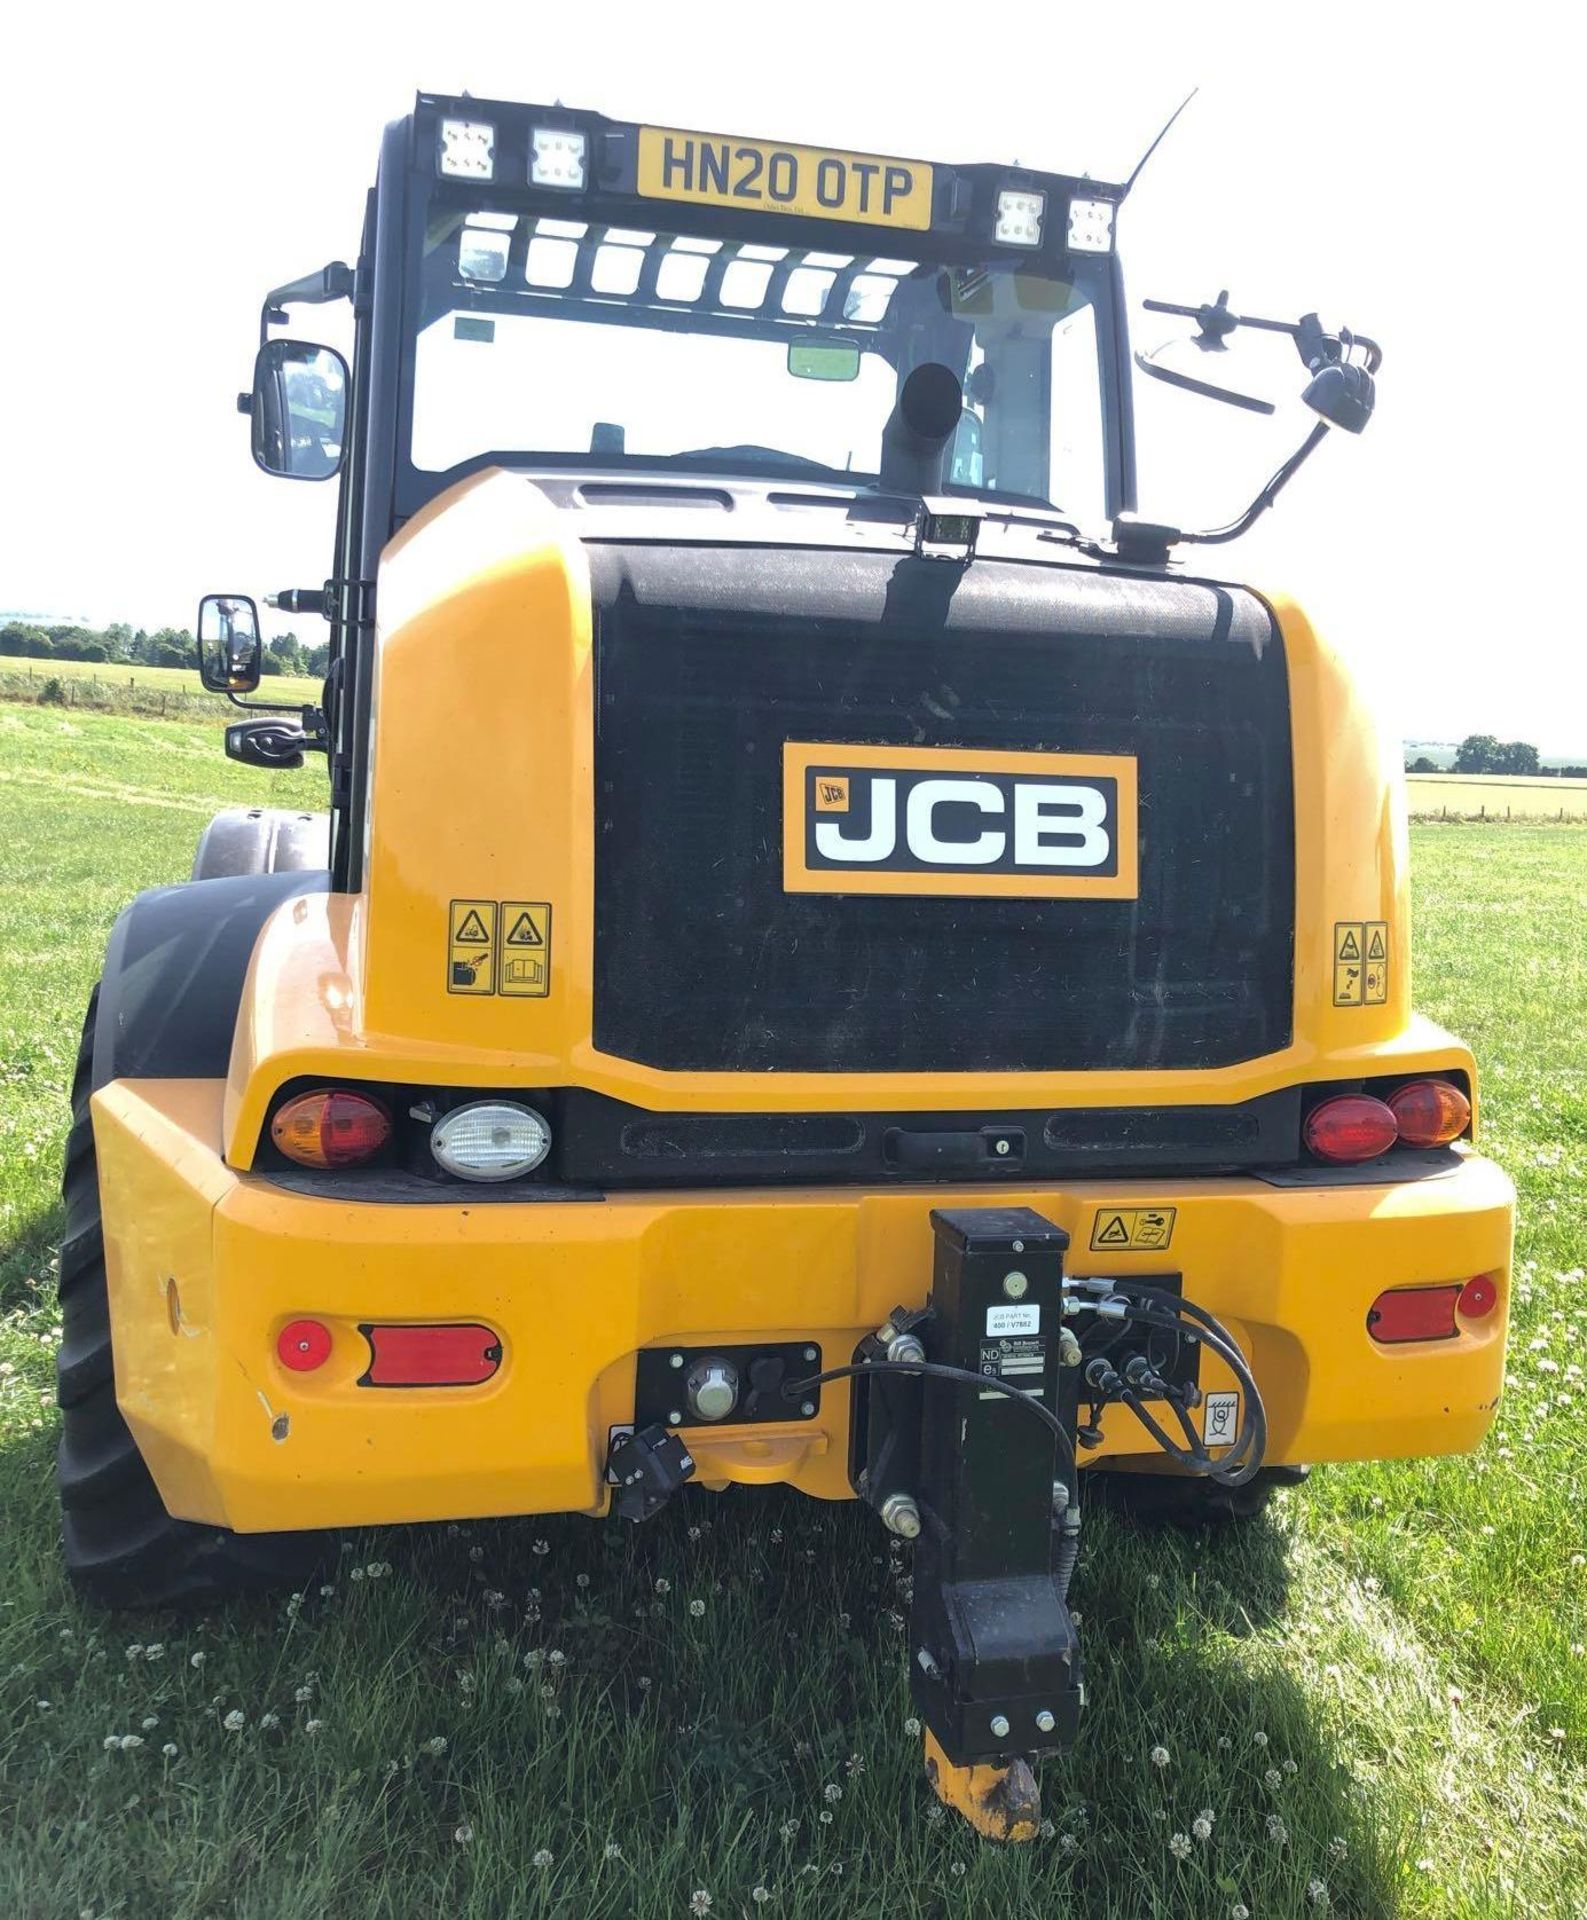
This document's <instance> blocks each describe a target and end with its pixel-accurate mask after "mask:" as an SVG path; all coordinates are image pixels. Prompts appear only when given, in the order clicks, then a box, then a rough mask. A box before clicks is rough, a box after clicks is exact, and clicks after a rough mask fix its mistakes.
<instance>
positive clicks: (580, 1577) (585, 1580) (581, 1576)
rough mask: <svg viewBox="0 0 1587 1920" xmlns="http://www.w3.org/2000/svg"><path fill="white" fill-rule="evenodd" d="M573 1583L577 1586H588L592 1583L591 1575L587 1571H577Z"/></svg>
mask: <svg viewBox="0 0 1587 1920" xmlns="http://www.w3.org/2000/svg"><path fill="white" fill-rule="evenodd" d="M573 1584H574V1586H576V1587H587V1586H588V1585H589V1584H590V1576H589V1575H588V1574H587V1573H576V1574H574V1576H573Z"/></svg>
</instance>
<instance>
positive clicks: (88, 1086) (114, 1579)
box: [56, 987, 325, 1607]
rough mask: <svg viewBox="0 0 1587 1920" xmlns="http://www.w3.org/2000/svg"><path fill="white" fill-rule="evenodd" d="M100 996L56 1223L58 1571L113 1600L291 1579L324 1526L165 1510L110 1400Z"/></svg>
mask: <svg viewBox="0 0 1587 1920" xmlns="http://www.w3.org/2000/svg"><path fill="white" fill-rule="evenodd" d="M98 1002H99V990H98V988H97V987H96V988H95V990H94V994H93V998H92V999H91V1000H90V1001H89V1003H88V1018H87V1020H86V1022H85V1024H84V1027H83V1040H82V1045H81V1047H80V1048H79V1049H78V1054H77V1070H76V1073H75V1075H74V1076H73V1080H72V1129H71V1132H70V1134H68V1136H67V1141H66V1170H65V1175H64V1177H63V1179H62V1183H61V1185H62V1192H63V1195H64V1197H65V1201H66V1232H65V1237H64V1238H63V1239H62V1241H61V1270H60V1300H61V1320H62V1326H63V1334H62V1339H61V1347H60V1353H59V1355H58V1357H57V1360H56V1397H57V1399H58V1401H59V1402H60V1409H61V1445H60V1453H59V1456H58V1460H57V1466H56V1479H57V1483H58V1485H59V1489H60V1496H61V1519H62V1523H63V1527H64V1531H65V1538H66V1570H67V1572H68V1573H69V1574H70V1575H71V1577H72V1581H73V1583H74V1584H75V1585H76V1586H77V1588H78V1589H79V1591H80V1592H82V1593H83V1594H84V1595H85V1596H86V1597H88V1598H90V1599H93V1600H97V1601H99V1602H101V1603H102V1604H103V1605H106V1606H112V1607H150V1606H167V1605H172V1604H175V1603H181V1602H199V1601H204V1600H212V1599H216V1598H219V1597H220V1596H222V1595H224V1594H230V1593H241V1592H246V1591H250V1590H257V1589H260V1588H265V1587H273V1586H280V1585H283V1584H286V1583H298V1582H301V1581H302V1580H304V1579H306V1578H307V1577H308V1575H309V1574H310V1573H312V1572H313V1570H314V1566H315V1564H316V1562H317V1560H318V1558H319V1556H320V1554H321V1552H322V1551H323V1548H324V1540H325V1536H324V1535H323V1534H316V1533H255V1534H241V1533H228V1532H225V1531H223V1530H221V1529H218V1528H215V1527H206V1526H199V1525H196V1524H195V1523H194V1522H192V1521H190V1520H175V1519H173V1518H172V1517H171V1515H170V1514H168V1513H167V1512H166V1510H165V1506H164V1503H163V1502H162V1501H161V1499H160V1495H159V1493H158V1491H157V1490H156V1488H155V1484H154V1481H153V1480H152V1478H151V1477H150V1475H149V1470H148V1468H147V1467H146V1466H145V1465H144V1464H143V1457H142V1455H141V1454H140V1453H139V1452H138V1448H137V1443H136V1442H135V1441H134V1440H133V1437H132V1434H131V1432H130V1430H129V1429H128V1426H127V1423H126V1421H125V1420H123V1419H122V1417H121V1410H120V1408H119V1407H118V1406H117V1405H116V1380H115V1368H114V1363H113V1361H112V1357H111V1350H110V1298H109V1289H108V1285H107V1282H106V1278H105V1247H104V1235H103V1232H102V1230H101V1225H100V1205H99V1171H98V1166H97V1164H96V1161H95V1157H94V1133H93V1123H92V1120H91V1119H90V1117H89V1111H88V1099H89V1095H90V1093H91V1092H92V1091H93V1056H94V1020H95V1016H96V1013H97V1010H98Z"/></svg>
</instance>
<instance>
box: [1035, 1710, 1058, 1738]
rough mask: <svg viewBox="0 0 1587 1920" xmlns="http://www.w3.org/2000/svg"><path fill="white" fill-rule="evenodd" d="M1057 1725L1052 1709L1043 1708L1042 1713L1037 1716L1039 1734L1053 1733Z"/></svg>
mask: <svg viewBox="0 0 1587 1920" xmlns="http://www.w3.org/2000/svg"><path fill="white" fill-rule="evenodd" d="M1057 1724H1058V1722H1057V1721H1056V1720H1055V1719H1054V1718H1053V1716H1052V1713H1051V1711H1050V1709H1048V1708H1047V1707H1043V1708H1042V1710H1041V1712H1040V1713H1038V1714H1037V1716H1036V1730H1037V1732H1038V1733H1051V1732H1052V1730H1053V1728H1054V1727H1056V1726H1057Z"/></svg>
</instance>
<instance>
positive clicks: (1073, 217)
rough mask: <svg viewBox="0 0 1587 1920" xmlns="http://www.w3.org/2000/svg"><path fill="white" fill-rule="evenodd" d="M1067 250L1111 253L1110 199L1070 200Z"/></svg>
mask: <svg viewBox="0 0 1587 1920" xmlns="http://www.w3.org/2000/svg"><path fill="white" fill-rule="evenodd" d="M1069 251H1070V252H1071V253H1111V252H1112V251H1113V202H1112V201H1111V200H1071V201H1070V202H1069Z"/></svg>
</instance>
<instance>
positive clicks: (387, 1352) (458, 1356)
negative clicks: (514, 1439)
mask: <svg viewBox="0 0 1587 1920" xmlns="http://www.w3.org/2000/svg"><path fill="white" fill-rule="evenodd" d="M363 1334H364V1337H365V1339H367V1340H368V1342H369V1371H368V1372H367V1373H366V1374H365V1375H364V1376H363V1378H362V1379H361V1380H360V1381H359V1383H358V1384H359V1385H360V1386H361V1387H475V1386H478V1385H479V1383H480V1381H482V1380H488V1379H489V1378H490V1377H491V1375H492V1374H493V1373H494V1372H495V1371H496V1369H497V1368H498V1367H499V1366H500V1365H501V1335H500V1334H499V1333H494V1332H492V1330H491V1329H490V1328H489V1327H481V1326H477V1325H465V1326H429V1327H401V1326H371V1327H365V1328H364V1329H363Z"/></svg>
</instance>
